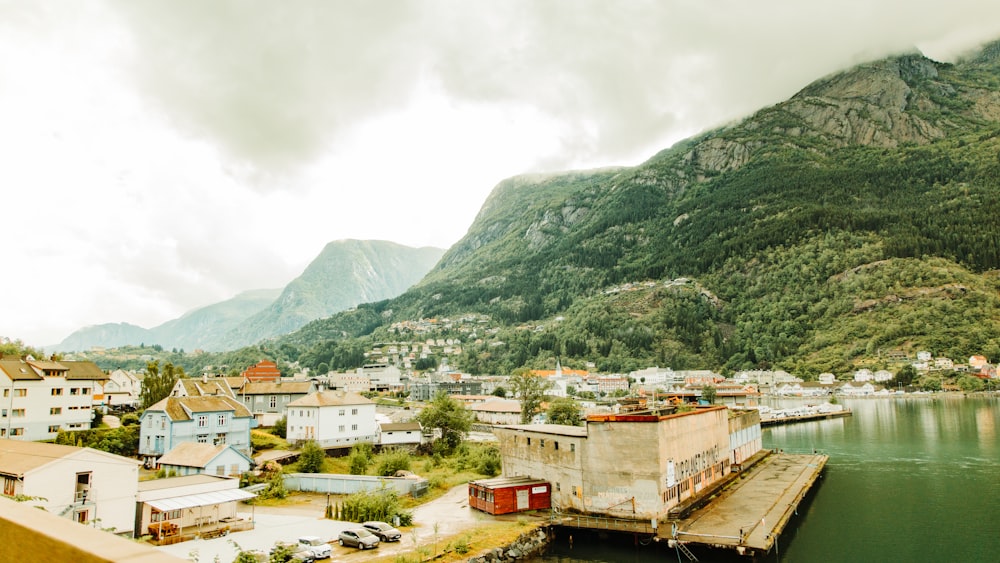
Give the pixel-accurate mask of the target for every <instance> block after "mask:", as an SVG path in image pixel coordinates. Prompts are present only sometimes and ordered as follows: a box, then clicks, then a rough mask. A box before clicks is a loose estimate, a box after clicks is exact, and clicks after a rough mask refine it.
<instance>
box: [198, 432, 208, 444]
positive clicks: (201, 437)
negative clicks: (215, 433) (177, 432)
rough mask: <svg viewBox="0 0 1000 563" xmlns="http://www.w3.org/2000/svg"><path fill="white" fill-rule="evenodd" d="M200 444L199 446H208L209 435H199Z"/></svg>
mask: <svg viewBox="0 0 1000 563" xmlns="http://www.w3.org/2000/svg"><path fill="white" fill-rule="evenodd" d="M198 443H199V444H207V443H208V434H199V435H198Z"/></svg>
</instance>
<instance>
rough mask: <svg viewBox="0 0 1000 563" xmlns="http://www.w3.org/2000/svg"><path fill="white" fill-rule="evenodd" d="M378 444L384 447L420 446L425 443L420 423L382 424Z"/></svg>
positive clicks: (379, 427) (379, 428)
mask: <svg viewBox="0 0 1000 563" xmlns="http://www.w3.org/2000/svg"><path fill="white" fill-rule="evenodd" d="M378 433H379V439H378V443H379V444H380V445H382V446H394V445H396V446H418V445H420V444H422V443H423V441H424V429H423V427H422V426H421V425H420V423H419V422H416V421H412V422H380V423H379V425H378Z"/></svg>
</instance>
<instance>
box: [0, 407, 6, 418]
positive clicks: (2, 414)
mask: <svg viewBox="0 0 1000 563" xmlns="http://www.w3.org/2000/svg"><path fill="white" fill-rule="evenodd" d="M0 418H7V409H3V410H0Z"/></svg>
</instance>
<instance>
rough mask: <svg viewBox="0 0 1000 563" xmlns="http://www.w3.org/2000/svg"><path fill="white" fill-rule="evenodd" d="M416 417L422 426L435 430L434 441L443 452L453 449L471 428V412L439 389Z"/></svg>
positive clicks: (449, 451)
mask: <svg viewBox="0 0 1000 563" xmlns="http://www.w3.org/2000/svg"><path fill="white" fill-rule="evenodd" d="M416 418H417V421H418V422H420V424H421V425H423V427H424V428H429V429H432V430H435V431H437V433H438V434H439V437H438V438H437V439H436V442H437V443H440V444H441V451H442V453H445V454H449V453H451V452H453V451H455V448H457V447H458V446H459V444H461V443H462V441H463V440H464V439H465V437H466V436H467V435H468V433H469V429H470V428H472V413H471V412H469V411H467V410H466V409H465V407H464V406H463V405H462V404H461V403H459V402H458V401H456V400H455V399H452V398H451V397H449V396H448V394H447V393H446V392H444V391H439V392H438V393H437V395H435V396H434V400H433V401H431V403H430V405H428V406H427V407H426V408H425V409H424V410H422V411H420V414H418V415H417V417H416Z"/></svg>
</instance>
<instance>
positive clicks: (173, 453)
mask: <svg viewBox="0 0 1000 563" xmlns="http://www.w3.org/2000/svg"><path fill="white" fill-rule="evenodd" d="M158 463H159V465H160V469H163V470H165V471H167V473H168V474H169V473H170V472H173V473H175V474H176V475H195V474H198V473H208V474H211V475H219V476H230V477H239V476H240V475H242V474H243V473H245V472H247V471H249V470H250V467H251V466H252V465H253V460H252V459H250V456H248V455H246V454H245V453H243V452H241V451H239V450H237V449H236V448H234V447H233V446H232V445H230V444H217V445H216V444H201V443H198V442H181V443H180V444H177V445H176V446H174V448H173V449H172V450H170V451H169V452H167V453H165V454H163V456H162V457H160V459H159V460H158Z"/></svg>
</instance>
